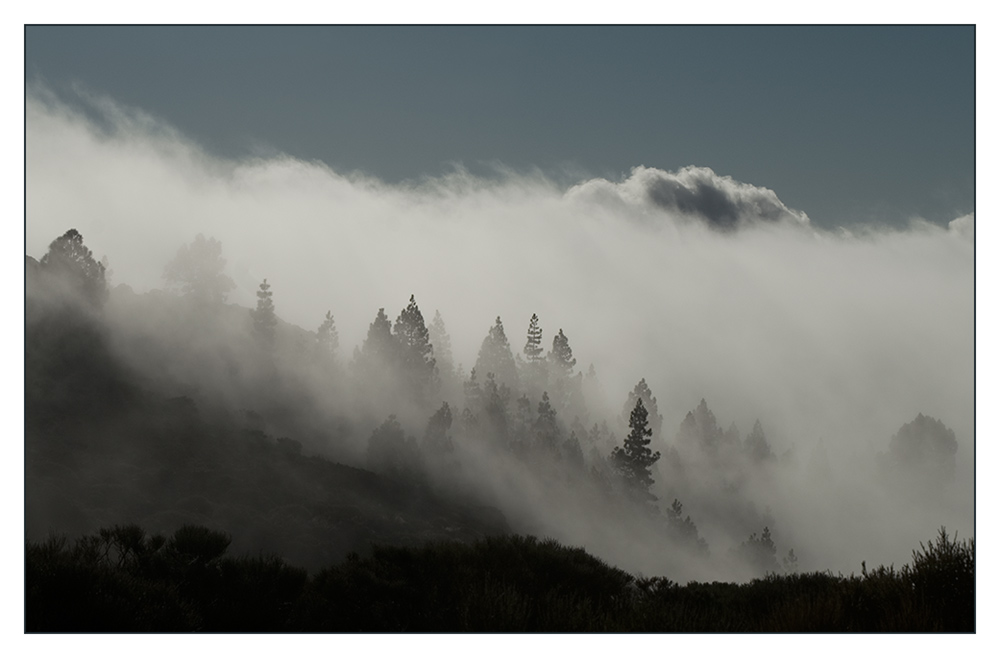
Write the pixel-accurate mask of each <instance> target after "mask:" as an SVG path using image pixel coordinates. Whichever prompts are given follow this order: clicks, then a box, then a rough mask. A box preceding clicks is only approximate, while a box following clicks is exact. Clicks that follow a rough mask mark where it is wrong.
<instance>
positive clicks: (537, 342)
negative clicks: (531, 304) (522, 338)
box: [524, 313, 544, 364]
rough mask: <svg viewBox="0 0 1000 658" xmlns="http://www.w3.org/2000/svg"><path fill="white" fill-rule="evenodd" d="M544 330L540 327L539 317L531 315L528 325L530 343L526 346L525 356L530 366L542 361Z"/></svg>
mask: <svg viewBox="0 0 1000 658" xmlns="http://www.w3.org/2000/svg"><path fill="white" fill-rule="evenodd" d="M543 351H544V349H543V348H542V328H541V327H539V326H538V315H537V314H535V313H532V314H531V320H530V322H529V323H528V341H527V342H526V343H525V344H524V356H525V358H526V359H527V360H528V363H529V364H532V363H536V362H538V361H541V360H542V352H543Z"/></svg>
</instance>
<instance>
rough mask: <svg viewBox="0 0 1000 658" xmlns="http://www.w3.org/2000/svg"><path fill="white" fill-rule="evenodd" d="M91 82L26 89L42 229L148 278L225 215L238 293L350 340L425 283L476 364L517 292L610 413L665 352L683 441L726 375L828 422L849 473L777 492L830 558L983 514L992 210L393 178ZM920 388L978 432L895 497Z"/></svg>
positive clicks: (723, 190)
mask: <svg viewBox="0 0 1000 658" xmlns="http://www.w3.org/2000/svg"><path fill="white" fill-rule="evenodd" d="M80 102H82V103H88V102H89V101H88V100H87V98H83V100H82V101H80ZM88 108H89V109H88V110H86V111H83V110H81V109H79V108H77V107H75V106H74V107H71V106H69V105H67V104H64V103H63V102H61V101H59V100H58V99H56V98H54V97H53V96H51V95H45V94H43V93H41V92H39V91H37V90H35V91H32V92H30V93H29V95H28V98H27V101H26V110H25V111H26V130H27V137H26V148H27V152H26V167H27V222H26V234H27V235H26V237H27V252H28V254H29V255H32V256H35V257H36V258H37V257H40V256H41V255H42V254H44V253H45V249H46V247H47V245H48V244H49V242H50V241H52V240H53V239H54V238H55V237H56V236H58V235H61V234H62V233H64V232H65V231H66V229H68V228H70V227H74V228H77V229H78V230H79V231H80V232H81V233H82V234H83V235H84V238H85V240H86V244H87V246H88V247H90V248H91V249H92V250H93V251H94V254H95V256H97V257H98V258H100V257H101V256H104V255H106V256H107V257H108V259H109V261H110V267H111V269H112V270H113V272H114V274H113V281H112V283H113V284H117V283H127V284H129V285H130V286H131V287H132V288H134V289H135V290H136V291H137V292H143V291H147V290H152V289H154V288H160V287H163V285H164V283H163V281H162V273H163V267H164V265H165V264H166V263H167V262H168V261H169V260H170V258H171V257H172V256H173V255H174V253H176V251H177V249H178V247H179V246H180V245H181V244H183V243H187V242H190V241H191V240H192V239H193V238H194V236H195V235H196V234H198V233H202V234H204V235H206V236H211V237H215V238H217V239H218V240H220V241H221V243H222V245H223V253H224V256H225V258H226V259H227V260H228V263H229V265H228V272H227V273H228V274H229V275H230V276H231V277H232V278H233V280H234V281H235V283H236V286H237V288H236V290H235V291H234V292H233V293H232V294H231V295H230V300H231V301H233V302H236V303H240V304H243V305H245V306H248V307H249V306H252V305H253V303H254V292H255V290H256V288H257V285H258V284H259V283H260V281H261V280H262V279H264V278H265V277H266V278H267V279H268V281H269V283H270V284H271V285H272V291H273V293H274V303H275V305H276V308H277V312H278V314H279V316H281V317H282V318H283V319H285V320H287V321H289V322H292V323H295V324H298V325H300V326H303V327H305V328H307V329H315V328H316V327H317V326H318V325H319V324H320V322H321V320H322V318H323V315H324V313H325V312H326V311H327V309H330V310H332V312H333V315H334V317H335V318H336V322H337V327H338V330H339V331H340V344H341V353H342V354H344V355H349V354H350V353H351V351H352V350H353V348H354V346H355V345H359V344H360V343H361V341H362V340H363V338H364V335H365V332H366V331H367V328H368V325H369V323H370V322H371V321H372V319H373V318H374V316H375V312H376V311H377V310H378V308H380V307H385V308H386V309H387V312H388V313H389V314H390V315H391V316H392V317H394V316H395V313H396V312H398V310H399V309H401V308H402V307H403V306H405V304H406V301H407V299H408V298H409V296H410V295H411V294H414V295H415V296H416V300H417V302H418V303H419V304H420V306H421V308H422V310H423V312H424V316H425V317H427V318H430V317H433V315H434V311H435V309H438V310H440V311H441V314H442V316H443V318H444V320H445V323H446V325H447V328H448V331H449V333H450V334H451V337H452V347H453V351H454V353H455V361H456V362H461V363H463V364H464V366H465V371H466V373H467V372H468V370H469V368H470V366H471V365H472V364H473V362H474V361H475V358H476V352H477V350H478V348H479V345H480V343H481V341H482V340H483V337H484V336H485V335H486V333H487V331H488V329H489V328H490V326H491V325H492V323H493V321H494V319H495V318H496V316H497V315H500V316H501V317H502V318H503V322H504V325H505V327H506V329H507V335H508V336H509V337H510V341H511V344H512V347H513V348H514V350H515V351H519V350H520V348H521V347H522V346H523V344H524V331H525V329H526V328H527V324H528V319H529V318H530V316H531V314H532V313H537V314H538V315H539V317H540V318H541V322H542V327H543V330H544V337H543V340H544V341H545V344H546V346H548V345H549V344H551V340H552V336H553V335H554V334H555V333H557V332H558V330H559V329H560V328H562V329H563V330H564V331H565V334H566V336H568V338H569V340H570V344H571V346H572V349H573V351H574V355H575V356H576V358H577V360H578V362H579V367H580V368H581V369H582V370H584V371H586V369H587V367H588V366H589V365H590V364H591V363H593V364H594V366H595V369H596V370H597V373H598V375H599V377H600V382H601V387H602V388H603V389H604V390H605V391H606V393H607V399H606V400H604V401H603V407H604V408H605V409H607V410H608V413H615V414H617V413H618V412H620V410H621V405H622V404H623V402H624V400H625V398H626V395H627V393H628V391H629V390H631V388H632V387H633V386H634V385H635V383H636V382H637V381H638V380H639V379H640V378H645V379H646V381H647V382H648V383H649V386H650V387H651V388H652V390H653V393H654V394H655V395H656V397H657V399H658V400H659V405H660V407H659V409H660V413H661V414H662V415H663V416H664V422H663V427H664V434H665V437H666V440H667V441H672V440H673V436H674V434H675V433H676V431H677V428H678V426H679V424H680V422H681V420H682V419H683V418H684V415H685V414H686V413H687V412H688V411H689V410H691V409H693V408H695V407H696V406H697V405H698V402H699V400H700V399H701V398H706V400H707V402H708V404H709V406H710V407H711V408H712V410H713V411H714V412H715V414H716V416H717V417H718V418H719V421H720V424H722V425H723V426H728V425H729V423H730V422H735V423H736V424H737V426H738V427H739V429H740V430H741V431H742V433H743V434H744V435H745V434H746V433H747V432H748V431H749V430H750V428H751V427H752V425H753V422H754V420H755V419H757V418H760V420H761V421H762V423H763V424H764V426H765V427H766V428H768V437H769V439H770V440H771V441H772V444H773V446H774V449H775V452H776V453H779V454H782V453H785V452H787V453H788V454H789V455H790V458H794V459H797V460H799V462H800V463H806V462H808V461H809V459H810V455H812V454H813V453H814V452H815V451H816V448H817V446H818V445H820V444H822V446H823V449H824V450H825V451H826V453H828V454H829V460H830V464H831V469H832V472H833V475H832V476H831V479H830V481H829V482H827V483H826V484H822V485H821V484H819V483H817V482H815V481H811V480H810V479H809V478H806V477H803V479H802V481H801V483H800V484H801V486H802V487H803V489H802V490H796V491H794V492H792V491H789V492H788V494H787V496H784V497H776V498H774V499H773V500H771V501H770V502H769V503H768V504H769V505H770V506H771V507H772V509H773V511H774V513H775V516H776V517H777V518H778V520H779V522H784V523H785V524H786V526H785V527H786V528H789V527H795V528H796V534H795V537H794V539H795V541H796V542H798V543H794V544H792V545H794V546H795V548H796V553H802V554H806V555H808V554H809V552H810V551H811V554H812V555H813V556H817V558H823V559H824V560H826V561H823V562H821V563H818V564H816V565H815V566H816V567H817V568H831V569H833V570H835V571H836V570H838V569H841V570H844V571H845V573H846V572H849V571H851V570H855V571H856V570H857V569H858V565H860V561H861V560H862V559H865V560H868V562H869V564H874V563H877V562H884V563H885V564H889V563H890V562H895V563H896V564H900V563H903V562H905V561H906V560H907V559H908V557H909V550H910V549H911V548H913V547H914V546H916V542H917V541H921V540H926V539H928V538H929V537H930V536H931V534H933V531H934V529H935V528H937V527H938V526H940V525H941V524H946V525H948V527H949V530H958V531H960V532H961V533H962V534H963V535H969V534H971V533H972V528H973V513H972V503H971V501H972V485H971V482H972V473H973V469H972V455H973V440H974V415H973V301H974V300H973V295H972V290H973V276H974V272H973V244H972V238H973V236H974V216H973V215H967V216H964V217H960V218H957V219H954V220H953V221H951V223H950V224H948V226H947V228H942V227H940V226H936V225H931V224H926V225H921V226H915V227H911V228H907V229H903V230H879V231H874V230H873V231H869V232H863V231H859V230H857V229H856V227H855V231H854V234H848V233H846V232H845V233H842V234H838V233H832V232H826V231H822V230H820V229H817V228H815V227H813V226H811V225H810V224H809V220H808V217H807V216H806V214H805V213H803V212H801V211H798V210H794V209H790V208H788V207H787V206H785V205H784V204H783V203H782V202H781V201H780V199H779V198H778V196H777V195H776V194H775V193H774V192H773V191H771V190H769V189H766V188H762V187H756V186H753V185H749V184H746V183H741V182H739V181H735V180H733V179H732V178H730V177H727V176H719V175H718V174H716V173H714V172H713V171H712V170H710V169H707V168H702V167H687V168H684V169H681V170H679V171H677V172H673V173H671V172H666V171H661V170H658V169H653V168H648V167H637V168H635V169H634V170H632V172H631V174H630V175H629V176H628V177H627V178H625V179H624V180H622V181H620V182H613V181H609V180H606V179H594V180H588V181H584V182H581V183H580V184H578V185H576V186H573V187H570V188H569V189H565V188H562V187H560V186H558V185H556V184H555V183H553V182H552V181H550V180H548V179H546V178H544V177H542V176H540V175H536V174H519V173H516V172H506V173H504V174H503V175H500V176H498V177H496V178H493V179H483V178H478V177H476V176H473V175H471V174H469V173H468V172H465V171H463V170H461V169H456V171H455V172H453V173H452V174H451V175H449V176H445V177H441V178H434V179H428V180H425V181H422V182H417V183H412V184H408V185H388V184H385V183H383V182H381V181H379V180H377V179H373V178H371V177H366V176H363V175H360V174H353V173H342V172H336V171H333V170H331V169H330V168H328V167H327V166H325V165H324V164H322V163H318V162H305V161H301V160H297V159H295V158H291V157H287V156H275V157H272V158H267V159H265V158H253V159H245V160H224V159H219V158H215V157H213V156H211V155H209V154H207V153H206V152H205V151H203V150H202V149H201V148H200V147H199V146H198V145H197V144H194V143H192V142H190V141H187V140H186V139H185V138H183V136H180V135H178V134H177V133H176V132H174V131H172V130H170V129H169V128H168V127H164V126H162V125H161V124H160V123H159V122H157V121H155V120H153V119H150V118H149V117H148V116H146V115H142V114H141V113H140V114H136V113H134V112H133V111H132V110H129V109H127V108H123V107H121V106H119V105H117V104H115V103H113V102H111V101H108V100H107V99H103V100H101V101H100V102H96V103H95V102H90V104H89V105H88ZM108 108H111V109H108ZM94 113H98V114H100V115H101V116H102V117H103V118H102V119H101V121H100V122H98V121H96V120H95V119H94V118H93V117H92V116H91V115H92V114H94ZM598 406H601V405H598ZM918 412H922V413H925V414H927V415H930V416H933V417H935V418H939V419H941V420H942V421H943V422H944V423H945V424H946V425H947V426H948V427H950V428H952V429H954V431H955V434H956V438H957V440H958V444H959V447H958V455H957V459H958V476H959V477H958V481H957V482H958V484H957V485H956V490H957V491H959V492H960V495H958V497H957V498H956V501H957V502H956V503H955V505H954V506H953V507H951V508H949V512H948V517H947V518H940V517H938V516H935V517H934V518H931V517H930V515H921V514H914V515H913V516H912V518H911V517H903V516H898V515H893V514H889V513H888V512H887V511H886V510H884V509H883V508H880V507H878V506H877V505H875V503H873V502H872V498H871V497H870V496H869V492H868V491H867V490H866V489H864V488H863V476H867V475H868V474H869V471H870V470H871V469H870V468H869V467H870V464H871V462H872V461H873V460H874V456H875V455H876V454H877V453H878V452H879V451H885V450H886V449H887V446H888V442H889V439H890V438H891V436H892V434H893V433H894V432H895V431H896V430H898V429H899V427H900V426H901V425H902V424H903V423H905V422H909V421H911V420H913V418H914V417H915V416H916V414H917V413H918ZM661 447H662V446H661ZM838 497H839V498H838ZM838 500H842V501H843V504H842V505H841V507H842V508H843V509H839V508H838V509H831V507H830V506H831V505H832V504H833V502H831V501H834V502H835V501H838ZM850 505H855V506H861V507H862V508H865V506H866V505H869V506H871V508H870V509H868V508H866V512H865V513H864V514H858V515H855V516H853V517H852V516H851V515H850V514H849V513H848V511H847V506H850ZM689 511H690V512H691V514H692V515H693V516H694V517H695V518H696V519H697V513H698V510H697V509H690V508H689ZM883 512H884V513H883ZM823 515H826V516H823ZM830 515H834V516H835V518H836V522H834V521H833V520H831V519H832V518H833V517H831V516H830ZM553 522H555V521H553ZM838 524H839V525H838ZM884 524H895V525H894V526H893V527H892V530H891V532H889V531H888V530H887V529H886V528H887V526H885V525H884ZM838 533H839V534H838ZM569 539H570V540H571V539H572V537H569Z"/></svg>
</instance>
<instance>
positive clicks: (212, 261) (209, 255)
mask: <svg viewBox="0 0 1000 658" xmlns="http://www.w3.org/2000/svg"><path fill="white" fill-rule="evenodd" d="M225 267H226V259H225V258H223V257H222V243H221V242H219V241H218V240H216V239H215V238H208V239H206V238H205V236H204V235H202V234H201V233H199V234H198V235H197V236H196V237H195V239H194V242H192V243H191V244H189V245H188V244H185V245H181V247H180V249H178V250H177V255H176V256H174V259H173V260H172V261H170V262H169V263H167V265H166V267H165V268H164V269H163V278H164V279H166V280H167V281H168V282H169V283H172V284H175V285H178V286H180V289H181V292H182V293H183V294H184V295H186V296H188V297H190V298H192V299H194V300H195V301H197V302H200V303H203V304H222V303H224V302H225V301H226V296H227V295H228V294H229V291H231V290H232V289H233V288H235V287H236V284H235V283H233V280H232V279H230V278H229V277H228V276H226V275H225V273H224V272H223V270H224V269H225Z"/></svg>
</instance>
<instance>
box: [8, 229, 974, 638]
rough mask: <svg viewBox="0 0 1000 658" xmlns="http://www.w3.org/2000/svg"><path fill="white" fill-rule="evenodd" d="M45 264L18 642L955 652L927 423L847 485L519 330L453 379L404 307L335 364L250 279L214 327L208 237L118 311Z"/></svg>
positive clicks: (937, 426) (407, 304)
mask: <svg viewBox="0 0 1000 658" xmlns="http://www.w3.org/2000/svg"><path fill="white" fill-rule="evenodd" d="M53 237H54V240H53V241H52V242H51V245H50V246H49V248H48V251H47V253H45V254H39V255H38V258H37V260H36V258H35V257H32V256H31V255H29V256H27V257H26V300H25V314H26V317H25V323H26V324H25V421H26V422H25V432H26V436H25V462H26V463H25V484H26V490H25V497H26V498H25V511H26V528H25V535H26V541H27V561H26V570H27V573H26V575H27V579H26V588H27V592H26V601H27V613H26V628H27V629H28V630H43V631H45V630H50V631H51V630H96V629H101V630H379V631H393V630H396V631H407V630H409V631H414V630H493V631H498V630H499V631H502V630H550V631H551V630H555V631H559V630H647V631H650V630H652V631H656V630H702V631H704V630H735V631H752V630H875V631H879V630H950V631H954V630H963V631H966V630H973V629H974V593H973V588H974V580H973V573H974V542H973V540H972V539H964V538H959V537H958V536H957V535H955V534H954V532H952V531H953V530H954V529H955V525H954V522H953V520H954V519H955V517H956V514H955V510H956V509H958V510H965V511H966V512H965V514H964V516H962V518H963V519H965V518H967V517H968V512H967V510H968V501H969V500H970V498H971V488H970V487H971V484H970V480H969V478H968V476H967V475H966V471H964V470H962V469H961V468H958V467H957V466H956V463H957V460H958V463H965V464H971V459H972V456H971V455H969V454H964V455H963V454H961V452H962V450H964V449H965V447H966V446H967V445H969V442H968V441H969V439H971V437H959V438H956V433H955V431H954V430H953V429H952V428H950V427H949V426H948V425H947V424H946V422H947V419H938V418H935V417H931V416H930V415H925V414H924V413H923V411H921V410H915V413H913V415H912V416H907V417H899V418H897V419H896V421H895V427H897V429H896V431H895V432H894V433H892V434H889V435H885V436H882V437H881V438H879V439H878V440H877V441H873V442H872V443H871V444H870V445H868V447H867V448H866V451H865V452H861V453H858V454H857V456H856V457H855V458H854V461H852V464H853V467H852V468H851V469H849V470H850V473H847V474H845V473H844V472H843V469H841V468H840V466H839V465H838V463H837V462H835V461H831V459H830V458H829V457H828V455H827V444H828V443H829V442H835V441H837V437H836V436H830V435H827V436H825V437H824V435H823V430H822V428H817V431H816V433H815V435H812V436H808V437H796V436H789V432H788V431H787V430H786V429H785V428H783V427H782V426H781V419H769V418H767V417H763V416H761V417H759V418H756V419H754V421H753V422H752V423H747V424H746V425H741V426H738V425H737V423H736V422H735V421H734V420H731V419H728V418H724V417H720V416H717V415H716V413H714V412H713V410H712V405H713V404H715V403H716V402H717V401H716V400H715V399H713V398H712V397H711V395H712V393H713V391H712V390H704V391H696V392H695V395H696V397H697V398H699V401H698V403H697V404H696V405H693V406H692V407H691V408H690V409H689V410H688V411H687V412H686V413H685V414H683V415H681V416H671V415H668V414H665V413H663V411H662V409H663V408H664V405H663V403H662V401H661V402H658V400H657V396H658V392H657V391H654V390H652V389H651V387H650V385H649V384H647V378H652V377H653V376H654V375H657V376H659V375H660V374H662V373H660V372H659V371H658V370H659V369H660V368H661V367H662V366H661V365H660V364H659V363H657V362H656V360H653V359H651V360H649V361H647V365H648V368H649V371H648V372H636V373H635V377H634V380H633V381H634V384H633V385H632V386H631V387H630V388H626V389H621V390H608V386H607V385H606V384H605V383H604V382H603V381H602V375H601V372H599V371H598V369H597V368H595V366H594V365H591V360H590V357H589V356H588V355H587V354H585V353H581V352H578V351H577V350H575V349H574V344H573V338H574V331H573V325H571V324H569V323H568V322H567V323H564V322H563V319H561V318H559V317H555V316H554V314H552V313H549V312H547V310H546V309H545V308H539V309H537V313H535V314H532V315H530V317H517V318H512V317H483V318H479V319H477V320H476V321H478V322H481V325H482V333H481V335H480V336H475V337H472V338H468V337H466V338H464V339H463V340H464V341H465V342H468V341H469V340H475V341H476V342H477V344H479V349H478V352H477V353H476V354H475V355H472V356H473V357H474V360H467V361H466V362H465V363H462V362H460V360H461V359H462V358H466V359H468V356H467V355H462V356H460V355H457V354H455V353H454V352H453V349H452V345H453V338H455V337H454V336H453V335H452V334H451V333H449V322H451V321H452V320H453V319H452V318H449V317H445V316H443V315H442V313H440V312H439V311H438V310H437V309H435V308H428V307H421V305H420V304H421V300H420V299H419V298H417V297H415V296H414V295H412V294H411V291H408V290H400V291H398V295H399V296H398V302H397V304H396V305H395V307H393V308H378V307H377V306H375V305H374V304H373V308H372V309H371V315H370V317H371V321H370V324H368V327H367V333H366V334H365V336H364V339H363V341H362V342H361V343H360V344H358V345H350V344H345V343H344V342H342V341H341V340H340V333H339V332H340V331H341V330H342V329H343V327H341V326H340V325H339V322H340V319H339V317H338V308H337V300H336V299H330V300H329V302H328V304H329V309H328V310H327V311H326V313H325V314H323V315H319V316H317V317H316V318H315V322H314V324H313V325H312V326H308V327H300V326H296V325H294V324H292V323H289V322H287V321H285V320H284V319H282V296H283V295H284V294H286V291H285V290H281V289H279V288H278V287H277V286H275V287H272V286H271V284H270V283H269V282H268V279H267V278H264V279H262V280H261V281H260V282H259V287H258V289H257V291H256V299H257V302H256V306H255V307H253V308H248V307H246V306H242V305H239V304H236V303H232V302H230V301H229V295H230V294H231V293H232V292H233V290H234V288H235V284H234V281H233V279H232V278H231V277H230V273H229V272H228V270H227V259H226V253H225V249H224V247H225V245H223V244H222V243H221V242H220V241H219V240H217V239H215V238H213V237H210V236H206V235H202V234H199V235H196V236H192V238H191V239H190V241H189V242H187V243H185V244H181V245H177V246H176V253H175V255H174V256H173V258H172V259H170V260H169V261H168V262H165V263H163V264H162V268H163V276H162V287H161V288H157V289H151V290H148V291H146V292H142V293H137V292H135V291H134V290H133V289H132V288H131V287H130V286H129V282H128V281H121V282H116V283H115V284H112V283H111V279H112V274H111V272H112V270H113V268H114V263H113V262H110V263H109V262H107V260H106V259H104V260H99V259H98V258H96V257H95V255H94V253H93V252H92V251H91V249H90V248H89V247H90V246H92V245H85V244H84V238H83V236H82V235H81V234H80V233H79V232H78V231H76V230H75V229H70V230H67V231H66V232H65V233H64V234H63V235H61V236H53ZM95 248H96V249H98V250H100V247H99V246H98V247H95ZM137 248H138V247H137ZM98 253H99V251H98ZM306 292H308V293H309V294H315V295H316V296H318V297H320V296H322V288H321V286H319V285H317V287H316V289H315V291H306ZM297 294H299V295H302V294H303V291H299V292H298V293H297ZM467 321H468V319H465V321H463V324H467ZM577 321H579V320H577ZM621 322H622V323H623V326H625V327H626V329H623V330H622V332H621V333H620V334H619V335H609V336H608V342H609V344H611V343H612V342H613V341H618V342H617V343H615V348H616V349H618V350H621V351H623V352H632V351H637V350H642V349H643V345H642V344H638V343H632V342H630V341H629V340H628V335H629V334H628V331H627V323H628V319H627V318H622V319H621ZM480 341H481V342H480ZM456 342H457V341H456ZM660 395H661V398H662V394H660ZM957 468H958V470H959V471H961V472H960V473H959V474H958V475H957V474H956V471H957ZM960 516H961V515H960ZM942 526H944V527H946V528H947V529H941V528H942ZM900 529H905V530H906V531H905V532H900ZM964 534H965V532H964V531H963V535H964ZM915 536H916V537H919V538H920V540H922V541H927V540H931V541H929V542H928V543H927V544H926V545H925V544H918V543H917V541H915V540H914V537H915ZM918 545H919V548H918ZM901 546H905V547H906V548H905V550H903V549H901ZM911 549H912V550H911ZM866 555H867V556H869V557H867V558H865V557H864V556H866ZM886 556H888V559H886ZM911 557H912V563H911V564H905V563H906V562H907V560H908V559H910V558H911ZM891 563H892V564H891ZM904 564H905V566H899V565H904ZM883 565H884V566H883ZM95 583H100V586H97V585H95ZM213 588H214V589H213ZM139 600H141V601H143V602H144V603H143V604H142V605H139V604H136V603H134V602H135V601H139ZM125 601H132V602H133V603H130V604H125V603H124V602H125ZM720 611H724V613H723V612H720Z"/></svg>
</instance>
